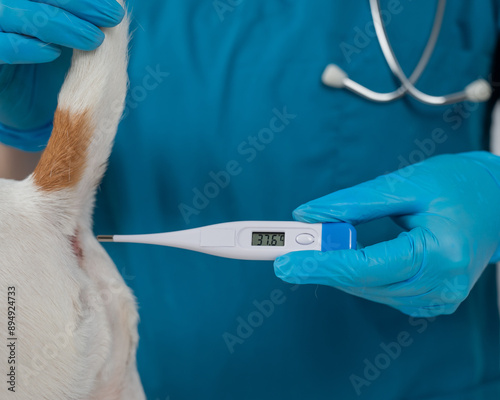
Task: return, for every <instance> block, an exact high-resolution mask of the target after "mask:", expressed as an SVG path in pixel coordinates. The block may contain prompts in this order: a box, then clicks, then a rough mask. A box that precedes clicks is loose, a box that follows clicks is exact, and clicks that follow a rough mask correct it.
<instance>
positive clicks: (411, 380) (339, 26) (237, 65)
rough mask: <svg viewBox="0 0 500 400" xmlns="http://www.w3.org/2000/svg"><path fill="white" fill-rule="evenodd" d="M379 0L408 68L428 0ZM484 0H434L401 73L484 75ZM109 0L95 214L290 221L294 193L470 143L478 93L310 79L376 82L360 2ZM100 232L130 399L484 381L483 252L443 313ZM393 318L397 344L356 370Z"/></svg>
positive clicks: (497, 391)
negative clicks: (430, 100) (469, 99)
mask: <svg viewBox="0 0 500 400" xmlns="http://www.w3.org/2000/svg"><path fill="white" fill-rule="evenodd" d="M382 3H383V8H384V9H385V10H386V11H385V13H384V15H385V18H386V22H387V29H388V34H389V37H390V40H391V43H392V44H393V46H394V48H395V52H396V54H397V56H398V58H399V60H400V62H401V64H402V66H403V68H404V69H405V71H406V72H407V74H410V73H411V71H412V69H413V68H414V67H415V65H416V64H417V62H418V60H419V58H420V55H421V52H422V51H423V48H424V47H425V45H426V42H427V38H428V35H429V32H430V29H431V26H432V21H433V17H434V11H435V6H436V1H427V2H416V1H410V0H401V1H393V0H391V1H387V0H386V1H383V2H382ZM224 6H225V7H224ZM221 7H222V8H221ZM498 7H499V2H498V1H489V0H480V1H475V2H470V1H466V0H455V1H452V2H451V1H450V2H448V7H447V12H446V15H445V20H444V25H443V30H442V33H441V36H440V39H439V41H438V43H437V47H436V51H435V54H434V55H433V57H432V59H431V61H430V63H429V67H428V68H427V70H426V71H425V73H424V74H423V76H422V78H421V80H420V81H419V83H418V85H417V86H418V87H419V88H420V89H422V90H423V91H426V92H428V93H430V94H436V95H439V94H448V93H451V92H455V91H458V90H462V89H463V88H464V87H465V86H466V85H467V84H468V83H470V82H471V81H473V80H475V79H477V78H479V77H485V78H488V77H489V74H490V71H491V66H492V62H493V53H494V50H495V46H496V41H497V20H498V18H497V17H498V11H499V10H498ZM129 8H130V9H131V11H132V16H133V28H134V29H135V31H134V34H133V40H132V51H131V60H130V71H129V72H130V80H131V84H130V91H129V96H128V99H127V110H126V114H125V118H124V120H123V121H122V123H121V125H120V129H119V132H118V136H117V139H116V145H115V148H114V152H113V154H112V157H111V160H110V165H109V171H108V173H107V176H106V178H105V180H104V182H103V184H102V187H101V189H100V191H99V194H98V201H97V208H96V215H95V231H96V233H99V234H107V233H115V234H129V233H150V232H161V231H170V230H179V229H187V228H194V227H198V226H202V225H206V224H213V223H219V222H228V221H234V220H254V219H255V220H290V219H291V212H292V210H293V209H294V208H295V207H297V206H298V205H300V204H302V203H303V202H306V201H308V200H311V199H314V198H316V197H319V196H322V195H325V194H327V193H330V192H332V191H335V190H338V189H341V188H345V187H349V186H352V185H355V184H357V183H360V182H363V181H365V180H368V179H371V178H374V177H376V176H378V175H381V174H384V173H387V172H390V171H392V170H395V169H397V168H400V167H402V166H405V165H406V164H407V163H414V162H418V161H421V160H422V159H423V158H426V157H429V156H432V155H437V154H443V153H458V152H464V151H469V150H478V149H484V148H485V143H486V141H487V129H488V122H487V121H488V113H487V110H488V108H487V106H486V105H480V106H478V105H474V104H459V105H453V106H446V107H429V106H425V105H422V104H420V103H418V102H416V101H414V100H412V99H409V98H404V99H402V100H399V101H397V102H394V103H391V104H385V105H380V104H374V103H371V102H368V101H366V100H363V99H361V98H358V97H356V96H354V95H352V94H351V93H348V92H346V91H340V90H334V89H329V88H326V87H324V86H323V85H322V84H321V81H320V76H321V73H322V72H323V69H324V68H325V66H326V65H327V64H328V63H331V62H333V63H337V64H339V65H340V66H341V67H342V68H344V69H345V70H346V71H347V72H348V73H349V75H350V76H351V77H352V78H353V79H354V80H356V81H358V82H360V83H361V84H364V85H367V86H368V87H369V88H371V89H373V90H379V91H389V90H392V89H394V88H395V87H396V85H397V83H396V82H395V80H394V78H393V76H392V75H391V73H390V71H389V69H388V67H387V65H386V62H385V60H384V58H383V56H382V53H381V50H380V47H379V45H378V42H377V40H376V38H375V37H374V35H373V29H372V25H371V17H370V10H369V5H368V2H367V1H360V0H355V1H335V0H315V1H308V0H243V1H229V0H222V1H216V2H213V1H208V0H206V1H199V0H168V1H148V2H144V1H142V2H140V1H129ZM436 138H437V139H436ZM220 171H227V172H224V173H220ZM203 192H206V194H205V195H203V196H202V195H200V194H199V193H203ZM358 231H359V233H358V234H359V241H360V242H361V243H362V244H363V245H368V244H370V243H375V242H379V241H382V240H386V239H389V238H393V237H395V236H396V235H397V234H398V232H399V228H398V227H396V226H395V225H394V224H393V223H391V222H390V221H387V220H381V221H377V222H374V223H370V224H366V225H364V226H359V227H358ZM106 249H107V250H108V251H109V253H110V254H111V256H112V257H113V259H114V260H115V262H116V264H117V266H118V268H119V269H120V271H121V272H122V274H123V276H124V277H125V279H126V282H127V283H128V284H129V285H130V286H131V287H132V288H133V290H134V292H135V294H136V296H137V298H138V303H139V308H140V315H141V323H140V327H139V333H140V336H141V341H140V346H139V352H138V362H139V368H140V373H141V376H142V380H143V383H144V386H145V389H146V392H147V395H148V399H151V400H155V399H161V400H165V399H168V398H169V399H171V400H184V399H217V400H225V399H227V400H234V399H240V400H247V399H248V400H250V399H252V400H254V399H259V400H267V399H315V400H323V399H342V400H350V399H358V398H361V399H363V398H365V399H384V400H392V399H453V400H458V399H498V398H500V397H499V396H500V348H499V323H498V322H499V321H498V320H499V318H498V309H497V306H496V287H495V271H494V269H493V267H490V268H488V269H487V270H486V272H485V273H484V276H483V277H482V279H481V280H480V281H479V282H478V284H477V285H476V288H475V289H474V291H473V292H472V293H471V295H470V296H469V298H468V300H467V301H466V302H464V303H463V304H462V306H461V307H460V308H459V310H458V311H457V312H456V313H455V314H454V315H451V316H444V317H439V318H437V319H436V320H423V319H419V320H414V319H411V318H409V317H408V316H405V315H403V314H401V313H399V312H398V311H395V310H393V309H391V308H389V307H386V306H382V305H379V304H374V303H370V302H368V301H365V300H362V299H359V298H355V297H352V296H349V295H347V294H344V293H342V292H340V291H337V290H334V289H332V288H329V287H317V286H303V287H297V286H291V285H288V284H285V283H283V282H281V281H280V280H279V279H277V278H276V277H275V275H274V272H273V266H272V263H271V262H243V261H234V260H226V259H218V258H215V257H212V256H206V255H201V254H195V253H190V252H187V251H183V250H177V249H169V248H162V247H153V246H149V247H148V246H144V245H125V244H124V245H107V246H106ZM270 302H271V303H272V304H273V305H272V306H271V305H270V304H271V303H270ZM266 307H267V308H266ZM259 315H260V316H261V317H259ZM242 321H243V322H242ZM246 324H248V325H247V326H246ZM250 324H253V325H254V327H252V326H251V325H250ZM245 326H246V327H245ZM401 335H402V336H401ZM401 337H403V338H406V340H403V342H404V343H407V344H408V343H409V342H411V343H410V344H409V345H408V346H401V345H400V347H401V351H400V354H398V353H397V351H395V350H394V351H395V352H393V353H390V352H389V353H390V354H392V356H393V357H389V358H390V362H389V365H387V366H386V367H385V368H377V369H378V373H377V371H375V370H372V369H371V367H369V364H370V363H371V364H373V365H376V363H379V365H383V366H384V364H380V363H383V361H384V360H385V361H387V357H384V356H383V355H382V356H381V354H388V355H389V353H388V351H386V350H384V349H387V348H391V346H390V343H392V342H396V341H397V340H398V338H401ZM388 346H389V347H388ZM392 348H393V349H397V347H392ZM396 355H397V356H396ZM353 376H356V377H359V378H360V379H362V380H364V381H359V380H357V378H356V377H353ZM353 380H354V382H358V383H357V384H354V385H353ZM360 382H363V383H360Z"/></svg>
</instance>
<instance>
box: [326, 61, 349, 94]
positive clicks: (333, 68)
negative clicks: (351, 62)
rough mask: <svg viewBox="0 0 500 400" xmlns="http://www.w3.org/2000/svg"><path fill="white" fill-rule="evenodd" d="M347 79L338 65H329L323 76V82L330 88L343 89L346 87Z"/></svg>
mask: <svg viewBox="0 0 500 400" xmlns="http://www.w3.org/2000/svg"><path fill="white" fill-rule="evenodd" d="M346 79H347V74H346V72H345V71H344V70H343V69H342V68H340V67H339V66H338V65H335V64H329V65H328V66H327V67H326V68H325V71H324V72H323V75H322V76H321V81H322V82H323V83H324V84H325V85H327V86H330V87H333V88H337V89H342V88H343V87H345V80H346Z"/></svg>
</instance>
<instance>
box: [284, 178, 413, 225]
mask: <svg viewBox="0 0 500 400" xmlns="http://www.w3.org/2000/svg"><path fill="white" fill-rule="evenodd" d="M390 176H392V177H391V178H389V177H388V176H380V177H378V178H377V179H374V180H371V181H367V182H364V183H361V184H359V185H356V186H353V187H351V188H347V189H343V190H339V191H337V192H334V193H331V194H329V195H327V196H324V197H321V198H319V199H316V200H313V201H310V202H308V203H306V204H303V205H302V206H300V207H298V208H297V209H295V211H294V212H293V217H294V218H295V219H296V220H298V221H303V222H312V223H316V222H348V223H350V224H353V225H355V224H358V223H361V222H368V221H371V220H374V219H377V218H382V217H386V216H396V215H404V214H412V213H416V212H418V210H419V199H418V196H417V195H416V194H417V193H418V191H417V190H412V191H408V190H400V189H398V186H399V185H400V182H406V180H405V179H404V178H402V177H401V176H399V175H398V174H390ZM394 182H398V184H395V183H394Z"/></svg>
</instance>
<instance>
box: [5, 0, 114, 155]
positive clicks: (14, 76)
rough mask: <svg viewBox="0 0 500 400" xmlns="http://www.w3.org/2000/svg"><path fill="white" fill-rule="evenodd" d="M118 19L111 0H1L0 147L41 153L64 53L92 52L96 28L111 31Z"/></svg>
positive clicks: (98, 34) (98, 35)
mask: <svg viewBox="0 0 500 400" xmlns="http://www.w3.org/2000/svg"><path fill="white" fill-rule="evenodd" d="M123 15H124V10H123V9H122V7H121V6H120V5H119V4H118V3H117V2H116V1H115V0H36V1H35V0H33V1H28V0H0V142H2V143H4V144H7V145H9V146H12V147H16V148H19V149H21V150H26V151H36V150H41V148H40V145H41V144H43V143H44V142H45V141H46V140H47V138H48V136H49V135H50V130H51V127H50V123H51V121H52V117H53V114H54V110H55V107H56V100H57V94H58V92H59V89H60V87H61V85H62V82H63V79H64V75H65V73H66V71H67V69H68V67H69V58H70V57H69V56H70V55H71V51H70V50H69V49H73V48H74V49H80V50H93V49H95V48H97V47H98V46H99V45H100V44H101V43H102V41H103V39H104V34H103V33H102V31H101V30H100V29H99V27H111V26H115V25H117V24H118V23H119V22H120V21H121V19H122V18H123ZM61 52H63V53H64V54H63V57H60V56H61ZM8 64H10V65H8Z"/></svg>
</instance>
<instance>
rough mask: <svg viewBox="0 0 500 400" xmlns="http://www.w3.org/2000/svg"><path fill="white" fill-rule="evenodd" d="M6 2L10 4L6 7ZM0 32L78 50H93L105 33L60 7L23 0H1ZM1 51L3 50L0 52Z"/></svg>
mask: <svg viewBox="0 0 500 400" xmlns="http://www.w3.org/2000/svg"><path fill="white" fill-rule="evenodd" d="M7 3H12V6H10V7H8V6H7ZM2 4H3V6H2V7H1V9H0V12H1V14H0V15H1V18H0V30H1V31H3V32H7V33H18V34H22V35H27V36H32V37H36V38H37V39H39V40H41V41H42V42H45V43H53V44H57V45H60V46H64V47H71V48H75V49H79V50H94V49H96V48H97V47H99V45H100V44H101V43H102V41H103V40H104V33H103V32H102V31H101V30H100V29H99V28H98V27H96V26H95V25H93V24H91V23H90V22H87V21H84V20H82V19H80V18H78V17H75V16H74V15H73V14H71V13H69V12H67V11H64V10H62V9H60V8H57V7H53V6H50V5H46V4H39V3H32V2H31V1H26V0H17V1H12V0H2ZM1 51H3V49H1Z"/></svg>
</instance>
